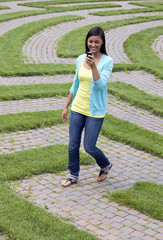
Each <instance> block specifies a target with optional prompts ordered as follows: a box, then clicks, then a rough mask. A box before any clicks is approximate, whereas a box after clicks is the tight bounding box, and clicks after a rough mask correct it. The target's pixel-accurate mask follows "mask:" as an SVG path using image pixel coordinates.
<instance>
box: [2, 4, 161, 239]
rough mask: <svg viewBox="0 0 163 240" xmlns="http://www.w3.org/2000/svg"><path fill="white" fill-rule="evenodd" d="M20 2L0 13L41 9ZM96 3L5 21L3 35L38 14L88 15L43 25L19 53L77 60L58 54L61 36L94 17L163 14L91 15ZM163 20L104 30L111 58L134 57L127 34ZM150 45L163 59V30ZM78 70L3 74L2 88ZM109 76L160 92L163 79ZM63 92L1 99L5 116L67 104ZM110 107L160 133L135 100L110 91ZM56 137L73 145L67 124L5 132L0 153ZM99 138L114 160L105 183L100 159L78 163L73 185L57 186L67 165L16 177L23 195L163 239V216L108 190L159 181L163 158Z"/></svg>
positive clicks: (69, 214) (118, 231)
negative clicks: (120, 201)
mask: <svg viewBox="0 0 163 240" xmlns="http://www.w3.org/2000/svg"><path fill="white" fill-rule="evenodd" d="M39 1H40V0H35V2H39ZM44 1H46V0H44ZM23 2H24V3H26V2H32V1H30V0H26V1H21V3H23ZM18 3H20V2H18V1H11V2H1V3H0V5H3V6H8V7H10V9H6V10H0V15H2V14H6V13H11V12H18V11H24V10H35V9H36V8H29V7H24V6H18V5H17V4H18ZM116 3H117V4H120V5H121V6H122V7H116V8H114V9H113V8H109V10H116V9H133V8H138V6H136V5H135V6H134V5H131V4H129V1H124V2H123V1H120V2H119V1H118V2H116ZM89 4H91V3H89ZM73 5H74V4H73ZM64 6H66V5H64ZM39 10H40V9H39ZM99 10H101V9H89V10H82V11H81V10H80V11H69V12H61V13H50V14H45V15H38V16H30V17H24V18H20V19H15V20H11V21H8V22H1V23H0V37H1V36H3V35H4V34H5V33H7V32H8V31H10V30H13V29H15V28H17V27H19V26H22V25H24V24H26V23H30V22H34V21H38V20H41V19H48V18H52V17H58V16H65V15H79V16H83V17H84V18H85V19H83V20H77V21H72V22H67V23H61V24H58V25H57V26H54V27H52V28H50V29H45V30H44V31H41V32H40V33H39V34H37V35H33V36H32V37H31V38H30V39H28V41H26V43H25V44H24V46H23V49H22V54H24V55H26V57H27V59H28V61H27V62H30V63H33V64H36V63H53V62H55V63H58V62H65V63H75V59H71V58H70V59H69V58H67V59H61V58H59V57H58V56H57V54H56V46H57V43H58V40H59V39H60V38H61V37H62V36H63V35H64V34H66V33H67V32H69V31H71V30H73V29H76V28H80V27H82V26H85V25H90V24H93V23H96V24H98V23H100V22H106V21H112V20H121V19H129V18H133V17H135V16H152V15H158V14H162V13H161V12H155V13H139V14H125V15H115V16H106V17H100V16H93V15H89V13H90V12H96V11H99ZM105 10H108V9H102V11H105ZM161 25H163V21H162V20H159V21H153V22H146V23H138V24H133V25H126V26H122V27H119V28H115V29H112V30H109V31H108V32H106V42H107V51H108V53H109V55H110V56H111V57H112V58H113V59H114V63H130V64H132V62H131V61H130V59H129V58H128V56H127V55H126V53H125V52H124V49H123V44H124V42H125V41H126V39H127V38H128V37H129V36H130V35H131V34H133V33H136V32H139V31H141V30H143V29H148V28H151V27H156V26H161ZM151 47H152V48H153V51H155V52H156V54H157V55H158V57H159V58H160V59H162V58H163V36H160V37H159V38H157V39H155V41H154V43H153V44H152V46H151ZM25 63H26V62H25ZM73 77H74V75H73V74H71V75H57V76H33V77H11V78H7V77H1V76H0V87H1V86H3V85H5V86H9V85H10V86H12V85H25V84H26V85H27V84H43V83H68V82H72V80H73ZM110 81H112V82H116V81H121V82H124V83H127V84H132V85H133V86H135V87H137V88H138V89H140V90H144V91H145V92H147V93H150V94H153V95H158V96H163V84H162V80H161V79H157V78H155V76H154V75H152V74H149V73H147V72H145V71H131V72H114V73H112V75H111V78H110ZM65 99H66V98H40V99H23V100H15V101H1V102H0V115H6V114H14V113H19V112H35V111H47V110H57V109H62V108H63V106H64V103H65ZM107 112H108V113H109V114H112V115H114V116H116V117H118V118H120V119H123V120H128V121H129V122H133V123H136V124H138V125H139V126H143V127H144V128H146V129H149V130H152V131H155V132H157V133H159V134H163V120H162V118H161V117H159V116H156V115H154V114H151V113H150V112H148V111H145V110H142V109H140V108H136V107H134V106H130V105H128V104H127V103H125V102H122V101H118V100H117V99H116V98H115V97H113V96H111V95H109V96H108V107H107ZM55 144H68V125H59V126H52V127H47V128H40V129H37V130H29V131H19V132H12V133H5V134H0V154H6V153H7V154H8V153H13V152H16V151H23V150H26V149H31V148H40V147H45V146H49V145H55ZM97 145H98V146H99V147H100V148H101V149H102V150H103V151H104V152H105V154H106V155H107V156H108V158H109V159H110V160H111V161H112V163H113V168H112V170H111V171H110V174H109V177H108V178H107V179H106V181H104V182H102V183H98V182H97V181H96V177H97V175H98V172H99V168H98V166H97V165H96V164H95V165H90V166H87V167H84V166H81V175H80V179H79V182H78V184H75V185H73V186H72V187H69V188H66V189H63V188H61V187H60V182H61V181H62V180H63V179H66V178H67V176H68V171H65V172H62V173H60V174H57V175H56V174H41V175H38V176H34V177H32V178H30V179H23V180H21V181H18V182H17V183H15V185H17V184H18V189H17V191H18V194H19V195H21V196H23V197H27V196H28V199H29V201H31V202H33V203H34V204H36V205H38V206H40V207H42V208H45V210H46V211H49V212H51V213H53V214H54V215H57V216H61V217H66V218H70V219H71V221H72V223H73V224H75V225H76V226H77V227H79V228H82V229H84V230H86V231H88V232H91V233H92V234H95V235H96V236H97V237H98V238H99V239H103V240H121V239H131V240H160V239H163V224H162V222H161V221H159V220H155V219H152V218H150V217H148V216H147V215H145V214H142V213H140V212H138V211H136V210H133V209H130V208H128V207H125V206H119V205H118V204H117V203H115V202H110V201H109V200H108V198H106V196H105V195H106V193H107V191H114V190H117V189H126V188H129V187H131V186H132V185H133V184H134V183H136V182H138V181H149V182H157V183H159V184H162V183H163V176H162V171H163V162H162V159H160V158H158V157H154V156H152V155H150V154H148V153H145V152H143V151H139V150H137V149H134V148H132V147H130V146H128V145H124V144H122V143H119V142H115V141H111V140H108V139H107V138H106V137H104V136H102V135H100V137H99V139H98V143H97ZM81 150H82V151H84V148H83V144H81ZM65 202H66V204H65ZM0 240H7V237H6V236H4V235H0Z"/></svg>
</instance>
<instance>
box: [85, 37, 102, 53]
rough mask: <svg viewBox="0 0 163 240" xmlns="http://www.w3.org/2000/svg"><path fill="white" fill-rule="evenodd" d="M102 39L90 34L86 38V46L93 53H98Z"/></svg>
mask: <svg viewBox="0 0 163 240" xmlns="http://www.w3.org/2000/svg"><path fill="white" fill-rule="evenodd" d="M102 44H103V41H102V39H101V37H100V36H91V37H89V38H88V40H87V47H88V48H89V51H90V52H92V53H93V54H96V53H99V52H100V49H101V45H102Z"/></svg>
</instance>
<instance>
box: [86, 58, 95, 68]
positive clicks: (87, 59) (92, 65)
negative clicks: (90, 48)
mask: <svg viewBox="0 0 163 240" xmlns="http://www.w3.org/2000/svg"><path fill="white" fill-rule="evenodd" d="M86 63H87V64H88V65H89V66H90V68H92V69H93V68H95V67H96V63H95V59H94V56H93V55H89V57H86Z"/></svg>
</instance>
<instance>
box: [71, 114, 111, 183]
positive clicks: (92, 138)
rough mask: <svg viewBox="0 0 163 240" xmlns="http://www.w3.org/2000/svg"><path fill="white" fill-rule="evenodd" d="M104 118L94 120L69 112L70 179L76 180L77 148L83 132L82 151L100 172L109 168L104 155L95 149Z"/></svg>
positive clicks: (78, 169)
mask: <svg viewBox="0 0 163 240" xmlns="http://www.w3.org/2000/svg"><path fill="white" fill-rule="evenodd" d="M103 120H104V118H94V117H89V116H85V115H83V114H80V113H77V112H74V111H71V115H70V124H69V164H68V168H69V170H70V177H71V178H72V179H74V180H77V179H78V177H79V171H80V157H79V148H80V143H81V134H82V131H83V129H84V127H85V132H84V149H85V151H86V152H87V153H88V154H90V155H91V156H92V157H93V158H94V159H95V160H96V162H97V164H98V166H99V167H100V168H101V170H106V169H108V168H109V167H110V164H111V163H110V161H109V160H108V158H107V157H106V156H105V155H104V153H103V152H102V151H101V150H100V149H99V148H97V147H96V142H97V138H98V135H99V133H100V130H101V127H102V124H103Z"/></svg>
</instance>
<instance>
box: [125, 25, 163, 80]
mask: <svg viewBox="0 0 163 240" xmlns="http://www.w3.org/2000/svg"><path fill="white" fill-rule="evenodd" d="M162 33H163V26H160V27H155V28H150V29H146V30H143V31H140V32H139V33H135V34H132V35H131V36H130V37H129V38H128V39H127V40H126V41H125V43H124V49H125V52H126V53H127V55H128V57H129V58H130V59H131V60H132V62H133V63H136V64H138V65H139V66H140V67H143V68H144V69H145V70H146V71H148V72H150V73H152V74H155V75H156V76H157V77H159V78H162V79H163V61H162V60H161V59H160V58H159V57H158V56H157V54H156V53H155V52H154V51H153V49H152V47H151V45H152V43H153V42H154V40H155V39H156V38H157V37H159V36H160V35H162Z"/></svg>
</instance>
